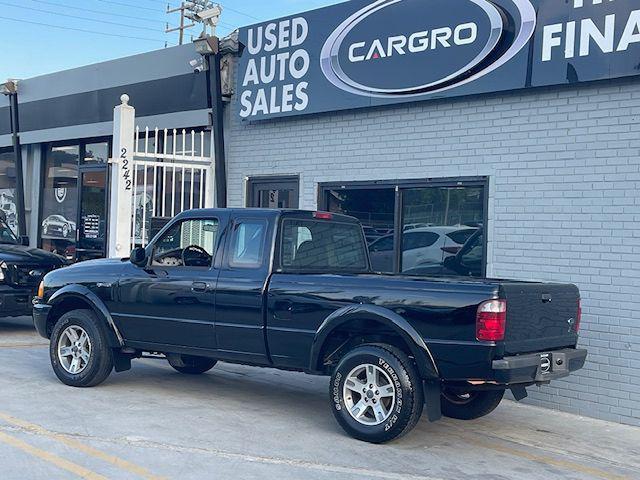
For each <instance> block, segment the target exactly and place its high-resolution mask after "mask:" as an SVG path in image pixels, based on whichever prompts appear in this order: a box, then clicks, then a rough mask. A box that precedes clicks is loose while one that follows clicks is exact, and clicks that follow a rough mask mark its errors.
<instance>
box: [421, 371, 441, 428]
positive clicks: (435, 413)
mask: <svg viewBox="0 0 640 480" xmlns="http://www.w3.org/2000/svg"><path fill="white" fill-rule="evenodd" d="M440 395H441V390H440V380H425V381H424V401H425V404H426V407H427V418H428V420H429V421H430V422H436V421H438V420H440V419H441V418H442V409H441V408H440Z"/></svg>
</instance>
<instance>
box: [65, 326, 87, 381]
mask: <svg viewBox="0 0 640 480" xmlns="http://www.w3.org/2000/svg"><path fill="white" fill-rule="evenodd" d="M90 358H91V340H90V339H89V335H87V332H86V331H85V330H84V329H83V328H82V327H79V326H78V325H71V326H69V327H67V328H66V329H65V330H64V331H63V332H62V334H61V335H60V339H59V340H58V360H60V365H62V368H64V369H65V370H66V371H67V373H70V374H72V375H77V374H79V373H81V372H82V371H83V370H84V369H85V368H87V365H88V364H89V359H90Z"/></svg>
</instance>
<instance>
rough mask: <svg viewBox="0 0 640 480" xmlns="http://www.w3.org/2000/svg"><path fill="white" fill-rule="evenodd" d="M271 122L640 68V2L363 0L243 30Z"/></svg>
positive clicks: (256, 107)
mask: <svg viewBox="0 0 640 480" xmlns="http://www.w3.org/2000/svg"><path fill="white" fill-rule="evenodd" d="M240 42H241V44H242V45H243V46H244V51H243V53H242V57H241V59H240V67H239V72H238V88H237V90H236V91H237V92H238V95H239V115H240V117H241V118H243V119H248V120H259V119H266V118H272V117H278V116H289V115H300V114H306V113H318V112H326V111H335V110H343V109H351V108H361V107H369V106H378V105H388V104H394V103H402V102H409V101H419V100H429V99H436V98H446V97H455V96H461V95H472V94H478V93H488V92H496V91H504V90H515V89H522V88H530V87H539V86H548V85H561V84H569V83H578V82H587V81H592V80H601V79H608V78H616V77H624V76H629V75H638V74H640V3H639V2H638V1H637V0H377V1H374V2H371V1H367V0H352V1H349V2H345V3H341V4H338V5H334V6H330V7H326V8H322V9H318V10H313V11H310V12H306V13H303V14H300V15H295V16H291V17H285V18H282V19H279V20H274V21H271V22H266V23H262V24H257V25H253V26H250V27H246V28H242V29H241V30H240Z"/></svg>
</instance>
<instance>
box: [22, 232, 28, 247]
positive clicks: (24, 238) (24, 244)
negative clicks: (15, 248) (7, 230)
mask: <svg viewBox="0 0 640 480" xmlns="http://www.w3.org/2000/svg"><path fill="white" fill-rule="evenodd" d="M20 245H22V246H23V247H28V246H29V237H27V236H24V235H23V236H22V237H20Z"/></svg>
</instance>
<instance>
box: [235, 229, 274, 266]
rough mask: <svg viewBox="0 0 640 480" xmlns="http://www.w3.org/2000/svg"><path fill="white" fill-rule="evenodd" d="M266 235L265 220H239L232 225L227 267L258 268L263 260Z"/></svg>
mask: <svg viewBox="0 0 640 480" xmlns="http://www.w3.org/2000/svg"><path fill="white" fill-rule="evenodd" d="M266 233H267V222H266V221H265V220H249V219H248V220H241V221H238V222H236V223H235V224H234V227H233V235H232V237H231V258H230V260H229V265H230V266H232V267H238V268H258V267H260V266H262V261H263V258H264V242H265V235H266Z"/></svg>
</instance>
